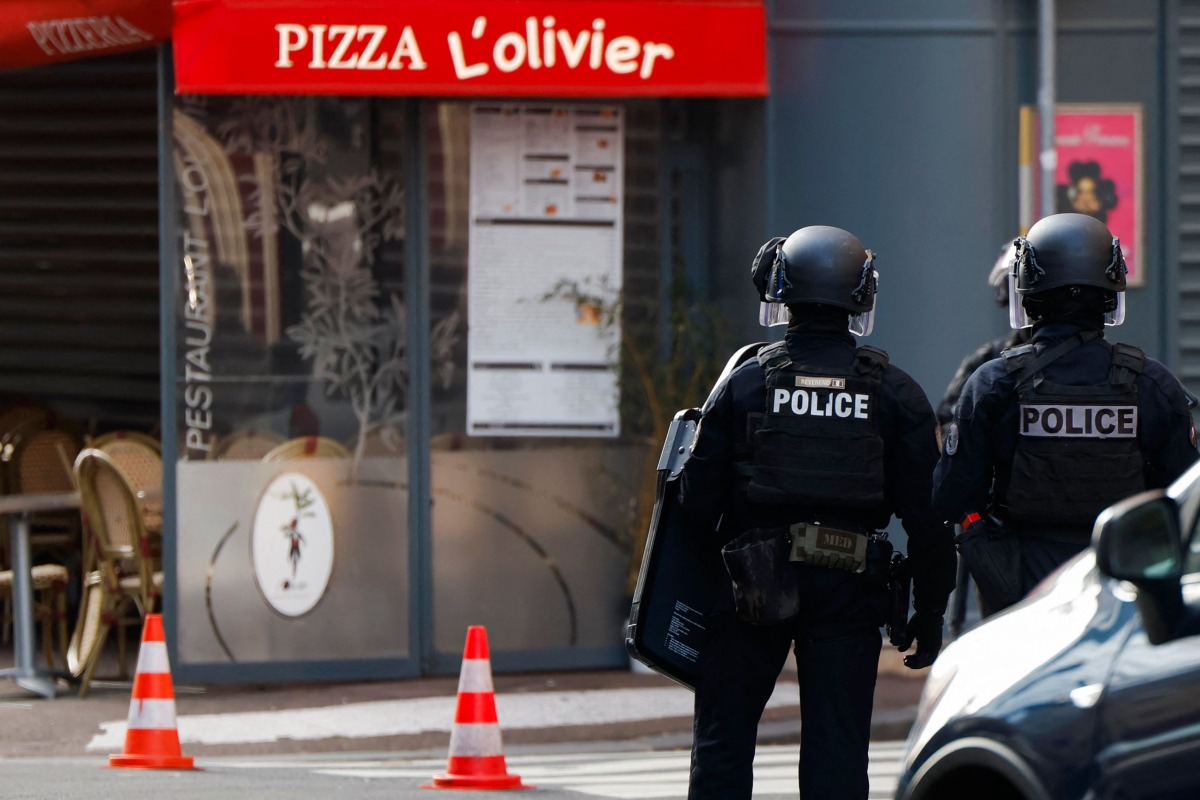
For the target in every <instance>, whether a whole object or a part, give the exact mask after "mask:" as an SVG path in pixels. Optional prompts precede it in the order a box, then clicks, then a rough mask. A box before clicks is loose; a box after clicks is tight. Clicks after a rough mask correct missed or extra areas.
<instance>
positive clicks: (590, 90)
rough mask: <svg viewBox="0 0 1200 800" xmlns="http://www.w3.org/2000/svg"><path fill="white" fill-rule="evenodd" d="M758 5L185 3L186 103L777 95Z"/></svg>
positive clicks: (724, 1) (178, 60) (663, 0)
mask: <svg viewBox="0 0 1200 800" xmlns="http://www.w3.org/2000/svg"><path fill="white" fill-rule="evenodd" d="M765 35H766V34H765V20H764V15H763V7H762V5H761V3H759V2H747V1H746V0H694V1H693V2H683V1H682V0H647V1H646V2H633V1H631V0H597V2H583V1H580V2H562V0H557V1H554V0H542V1H541V2H535V1H533V0H511V1H508V2H496V1H495V0H493V1H492V2H480V0H424V1H422V2H406V3H396V2H383V1H382V0H374V2H354V3H347V2H338V1H337V0H326V1H325V2H313V1H312V0H291V1H290V2H288V1H287V0H176V2H175V32H174V47H175V70H176V88H177V90H178V91H179V92H180V93H183V94H368V95H458V96H461V95H472V96H487V95H500V96H511V95H523V96H628V95H641V96H646V95H652V96H667V95H696V96H737V95H763V94H765V93H766V90H767V86H766V44H765Z"/></svg>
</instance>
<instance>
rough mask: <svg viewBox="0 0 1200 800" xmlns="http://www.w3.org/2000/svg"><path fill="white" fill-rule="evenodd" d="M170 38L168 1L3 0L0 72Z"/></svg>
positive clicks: (110, 51) (152, 43) (130, 48)
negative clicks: (0, 70)
mask: <svg viewBox="0 0 1200 800" xmlns="http://www.w3.org/2000/svg"><path fill="white" fill-rule="evenodd" d="M170 33H171V3H170V0H5V2H3V3H0V69H16V68H20V67H34V66H39V65H43V64H52V63H55V62H58V61H69V60H72V59H77V58H88V57H90V56H100V55H108V54H110V53H119V52H123V51H125V50H136V49H139V48H142V47H150V46H152V45H154V44H155V43H157V42H160V41H162V40H164V39H166V38H167V36H169V35H170Z"/></svg>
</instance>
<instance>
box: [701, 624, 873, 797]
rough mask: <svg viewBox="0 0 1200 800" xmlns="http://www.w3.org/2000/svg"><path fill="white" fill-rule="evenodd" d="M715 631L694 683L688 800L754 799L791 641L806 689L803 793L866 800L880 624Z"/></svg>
mask: <svg viewBox="0 0 1200 800" xmlns="http://www.w3.org/2000/svg"><path fill="white" fill-rule="evenodd" d="M712 622H713V623H714V624H715V625H716V627H717V630H716V631H715V634H714V637H713V639H712V640H711V641H710V642H709V645H708V646H707V647H706V648H705V654H704V656H702V668H701V676H700V679H699V682H698V685H697V686H696V711H695V721H694V739H693V745H692V771H691V781H690V784H689V788H688V798H689V800H750V795H751V789H752V786H753V782H754V775H753V770H752V765H753V762H754V745H755V740H756V738H757V733H758V721H759V718H760V717H761V716H762V712H763V709H764V708H765V707H766V704H767V700H768V699H769V698H770V697H771V693H772V692H773V691H774V689H775V681H776V679H777V678H778V676H779V673H780V671H781V670H782V669H783V666H784V662H785V660H786V659H787V654H788V649H789V647H790V646H791V644H792V641H793V639H794V640H795V648H794V649H795V654H796V666H797V671H798V678H799V682H800V720H801V729H800V796H801V797H802V798H803V799H804V800H866V797H867V792H868V785H867V750H868V746H869V743H870V736H871V709H872V706H873V701H874V694H875V678H876V674H877V672H878V668H879V651H880V645H881V635H880V631H879V627H878V620H877V619H872V618H871V615H864V616H863V618H862V619H861V620H859V621H854V620H843V621H839V622H823V623H821V624H820V625H816V626H805V625H803V624H796V625H792V624H784V625H777V626H770V627H762V626H753V625H749V624H746V623H743V622H741V621H739V620H737V619H736V618H735V617H733V616H732V615H729V616H727V617H724V618H723V619H721V620H720V621H719V622H718V621H717V620H712Z"/></svg>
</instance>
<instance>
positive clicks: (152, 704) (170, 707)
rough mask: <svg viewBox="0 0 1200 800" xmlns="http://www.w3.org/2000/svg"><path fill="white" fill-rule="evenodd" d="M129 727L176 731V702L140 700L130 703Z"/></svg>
mask: <svg viewBox="0 0 1200 800" xmlns="http://www.w3.org/2000/svg"><path fill="white" fill-rule="evenodd" d="M127 724H128V727H130V728H142V729H154V730H159V729H174V728H175V701H174V700H139V699H137V698H134V699H133V700H132V701H130V703H129V721H128V723H127Z"/></svg>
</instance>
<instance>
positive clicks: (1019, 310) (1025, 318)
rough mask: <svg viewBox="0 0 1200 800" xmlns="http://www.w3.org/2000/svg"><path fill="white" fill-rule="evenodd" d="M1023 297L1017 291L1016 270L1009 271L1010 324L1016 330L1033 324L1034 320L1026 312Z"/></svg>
mask: <svg viewBox="0 0 1200 800" xmlns="http://www.w3.org/2000/svg"><path fill="white" fill-rule="evenodd" d="M1022 299H1023V298H1022V297H1021V295H1019V294H1018V293H1017V275H1016V271H1015V270H1014V271H1013V272H1010V273H1008V326H1009V327H1010V328H1012V329H1013V330H1014V331H1019V330H1021V329H1022V328H1029V327H1032V326H1033V320H1032V319H1030V318H1029V314H1027V313H1025V305H1024V304H1023V303H1022V302H1021V300H1022Z"/></svg>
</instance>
